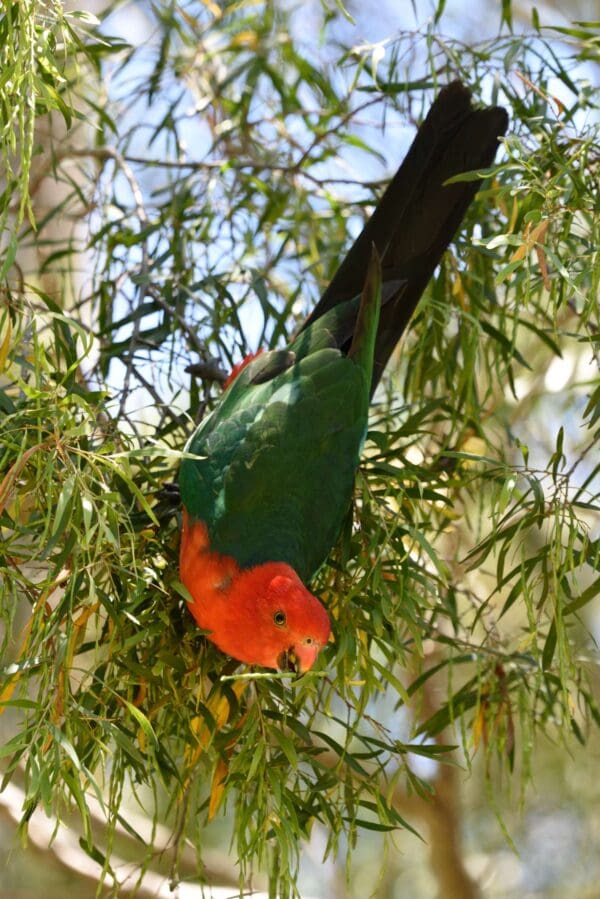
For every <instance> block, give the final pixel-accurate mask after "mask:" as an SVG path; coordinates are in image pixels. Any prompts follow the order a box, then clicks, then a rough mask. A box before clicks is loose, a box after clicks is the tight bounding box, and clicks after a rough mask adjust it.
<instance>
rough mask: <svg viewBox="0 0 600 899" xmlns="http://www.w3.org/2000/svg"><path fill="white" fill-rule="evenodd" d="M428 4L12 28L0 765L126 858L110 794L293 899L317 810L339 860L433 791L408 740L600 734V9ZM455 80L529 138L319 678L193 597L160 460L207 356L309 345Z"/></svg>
mask: <svg viewBox="0 0 600 899" xmlns="http://www.w3.org/2000/svg"><path fill="white" fill-rule="evenodd" d="M504 7H506V5H504ZM131 8H135V7H131ZM442 8H443V4H440V9H439V10H438V12H439V13H440V16H439V17H438V19H440V21H438V20H436V21H435V22H433V23H432V24H430V25H428V26H427V27H426V28H424V29H423V30H421V31H418V32H413V33H409V32H401V33H400V34H399V35H398V36H397V37H395V38H393V39H390V40H389V41H388V42H386V43H382V44H378V45H376V46H366V45H365V46H361V45H358V46H354V47H349V46H344V45H343V44H342V42H341V38H340V41H339V42H337V38H338V37H339V36H341V35H343V34H344V30H343V28H342V23H343V11H342V10H341V9H339V10H337V9H335V8H334V9H331V8H324V10H323V12H322V14H321V16H320V27H321V28H322V34H323V38H322V43H321V44H320V45H317V44H316V42H315V43H311V42H309V41H308V40H306V38H305V37H304V36H303V31H302V29H301V27H300V23H299V21H298V15H299V14H298V13H297V12H296V13H292V12H289V11H287V10H286V7H285V6H284V5H281V4H277V3H274V2H266V3H262V4H258V5H257V4H254V3H246V2H241V3H240V2H235V3H230V2H226V3H222V4H216V3H212V2H203V3H187V4H182V5H176V4H172V3H168V2H163V3H156V4H154V5H152V6H145V5H144V6H140V7H138V8H137V15H139V16H140V19H141V21H142V23H143V27H142V29H141V30H142V32H144V34H143V39H140V41H139V43H130V44H126V43H125V42H124V41H123V40H122V39H121V38H115V37H111V36H110V27H111V25H110V19H108V20H107V21H106V22H105V23H98V24H97V25H96V24H94V23H93V22H92V20H91V18H90V17H84V18H81V17H79V19H77V18H74V17H73V15H71V16H67V15H66V14H65V13H64V11H63V9H62V8H61V6H60V4H58V3H54V4H49V5H47V6H45V7H44V10H43V12H40V8H39V4H35V3H20V4H13V5H12V6H7V7H5V9H4V12H3V14H2V17H1V19H0V29H1V30H2V34H4V35H5V37H6V38H7V40H4V41H3V42H2V45H3V47H4V49H3V51H2V52H3V54H4V60H3V73H4V74H3V80H4V92H3V109H4V115H3V123H2V124H3V128H2V147H3V154H4V161H5V171H6V175H5V189H4V193H3V195H2V198H1V201H2V209H1V210H0V215H1V216H2V218H1V219H0V221H1V222H2V226H3V228H4V229H5V233H6V234H7V239H6V240H5V242H4V250H3V259H2V263H3V272H4V276H5V283H4V287H3V294H4V295H3V297H2V301H1V305H0V371H1V375H0V379H1V380H0V428H1V450H0V526H1V527H2V547H1V554H0V583H1V594H2V615H3V621H4V636H3V642H2V660H3V661H2V668H1V670H0V675H1V676H2V685H1V687H0V702H1V704H2V709H3V710H4V711H5V712H7V713H9V714H10V716H11V725H10V726H11V737H10V739H9V740H8V741H7V742H6V743H5V745H4V746H3V747H2V748H1V755H2V756H3V758H4V760H5V765H4V771H5V781H6V780H7V779H10V778H12V777H18V778H21V780H22V782H23V784H24V787H25V791H26V804H25V807H24V809H23V820H22V827H23V830H24V831H25V830H26V828H27V821H28V818H29V817H30V815H31V813H32V812H33V810H34V808H36V807H37V806H39V805H43V807H44V808H45V809H46V810H47V811H48V813H56V814H58V815H59V816H60V815H61V814H62V813H63V811H64V810H65V809H66V808H70V807H72V806H74V807H76V809H77V810H78V813H79V816H80V828H81V835H82V845H83V846H84V848H85V849H86V851H87V852H88V853H89V854H90V856H91V857H92V858H94V859H95V860H96V861H98V862H99V863H100V865H101V866H102V871H103V875H104V876H105V877H107V878H108V879H109V880H110V879H111V878H112V879H114V880H115V881H116V880H117V879H118V876H117V874H116V873H115V872H114V871H113V869H112V867H111V841H112V837H111V834H112V833H113V831H114V828H115V827H116V826H117V825H118V824H121V825H124V826H126V827H128V828H129V830H130V831H132V828H131V826H130V825H129V824H128V823H127V815H126V814H125V813H124V812H123V808H122V799H123V796H124V793H126V794H127V795H129V794H130V793H131V794H133V796H134V797H135V798H136V800H137V801H138V802H139V804H140V806H141V807H142V808H143V809H144V811H145V812H147V813H148V814H149V815H150V816H153V817H154V818H155V819H156V820H157V821H158V820H166V821H168V822H170V823H171V825H172V826H173V833H174V834H175V837H174V843H175V848H174V852H173V858H174V863H173V864H174V867H173V877H174V879H177V857H178V851H179V847H180V846H181V845H183V842H184V841H185V840H186V839H189V840H191V841H192V842H193V844H194V845H195V846H197V847H198V849H199V850H200V849H201V847H202V845H203V842H204V841H205V839H206V837H205V831H206V830H207V828H210V827H215V826H219V825H218V822H219V820H220V819H221V818H222V817H225V819H226V820H227V821H228V822H229V823H228V826H229V827H230V829H231V834H232V838H233V842H234V846H235V855H236V857H237V858H238V860H239V864H240V868H239V872H240V882H241V883H246V882H248V880H249V877H250V875H251V873H252V872H253V871H254V870H260V871H263V872H267V875H268V877H269V882H270V889H271V893H272V895H276V893H277V891H278V890H279V892H280V893H281V895H287V894H290V893H294V890H295V872H296V869H297V864H298V853H299V849H300V846H301V842H302V839H303V838H305V837H308V836H309V834H310V832H311V828H312V827H313V825H314V823H315V822H321V823H322V824H323V825H324V826H325V828H326V832H327V835H328V842H327V852H328V853H334V854H335V853H337V852H338V849H339V848H340V846H348V847H350V848H351V847H352V846H353V845H354V843H355V841H356V840H357V839H358V836H359V834H360V833H361V830H362V829H370V830H375V831H381V832H387V831H394V830H396V829H398V828H403V827H407V826H409V825H408V823H407V822H406V821H405V820H404V818H403V816H402V814H401V812H400V811H399V807H398V804H397V803H396V802H395V799H394V797H395V792H396V791H397V790H399V789H401V790H403V791H406V790H408V791H415V792H416V793H417V794H420V795H425V796H426V795H429V793H430V785H429V783H428V781H427V779H424V778H422V777H419V776H418V775H417V773H416V772H415V768H414V766H413V765H412V764H411V762H410V759H411V757H413V756H414V755H415V754H417V755H420V756H425V757H427V758H429V759H431V760H435V761H438V760H443V759H445V758H446V757H449V758H450V750H451V749H452V747H451V746H450V745H447V744H448V743H452V744H454V743H455V742H458V743H460V744H462V757H463V759H466V760H470V759H471V758H472V756H473V754H474V753H475V752H476V751H477V750H478V749H479V751H480V752H485V753H486V756H487V758H488V765H487V771H488V776H489V777H490V778H494V776H495V773H494V772H495V768H496V767H497V766H499V767H500V768H503V767H507V768H509V769H510V770H512V769H513V766H514V765H515V763H516V764H517V767H518V769H519V770H520V771H521V772H523V774H524V776H525V777H526V776H527V772H528V770H529V765H530V756H531V752H532V747H534V746H535V745H536V742H537V741H538V740H539V739H540V736H541V735H542V734H547V735H550V736H551V737H552V738H553V739H556V738H557V737H558V736H560V737H562V738H564V739H566V740H569V739H571V736H572V735H573V734H574V735H575V737H576V738H577V739H578V740H580V741H584V740H585V739H586V734H587V732H588V730H589V728H591V727H595V726H596V725H598V724H599V723H600V715H599V712H598V709H597V706H596V701H595V699H594V695H596V696H597V692H598V691H597V677H598V675H597V656H596V654H595V648H594V644H593V641H592V638H591V637H590V635H589V633H588V632H587V630H586V626H585V613H586V609H587V607H588V606H589V605H590V604H591V603H592V602H593V601H595V600H596V599H597V596H598V593H599V592H600V579H599V578H598V569H599V568H600V564H599V562H600V543H599V541H598V532H597V524H598V510H599V493H598V490H599V486H598V485H599V481H598V470H599V465H598V459H597V453H596V447H597V441H598V426H599V416H600V387H599V386H598V380H597V369H598V327H599V325H598V303H597V297H598V286H599V285H598V281H599V266H598V257H597V247H598V244H599V241H598V237H599V235H598V218H597V208H598V184H597V180H595V178H594V174H593V173H594V169H595V166H597V161H598V160H597V146H598V136H597V133H596V132H595V131H594V126H593V124H591V123H592V122H593V119H592V114H593V110H594V105H593V104H594V95H593V92H592V89H591V86H590V84H589V82H588V81H586V74H585V73H586V69H585V66H586V61H588V60H590V59H591V58H592V57H593V54H594V53H595V52H596V51H597V44H596V43H595V40H594V36H593V32H592V30H591V29H590V28H588V27H587V26H586V25H585V24H582V23H580V24H578V25H576V26H573V28H571V29H563V30H562V32H561V33H560V34H557V32H558V31H559V30H558V29H554V31H551V30H549V29H544V28H542V27H541V26H540V25H539V22H537V21H534V23H533V25H534V27H533V28H532V29H531V31H528V32H526V33H524V34H522V35H515V34H513V33H511V31H509V30H508V29H507V25H510V21H509V19H510V16H508V18H507V9H506V8H504V13H503V15H504V28H503V30H502V31H501V33H500V35H499V36H498V35H497V36H495V37H494V38H493V40H489V41H482V42H480V43H478V44H469V45H465V44H461V43H460V42H459V41H457V40H456V39H448V38H446V37H445V36H444V34H443V32H442V30H441V28H442V25H443V17H441V12H442ZM508 9H510V4H509V5H508ZM117 11H118V6H117ZM315 15H316V13H315ZM440 17H441V18H440ZM8 38H10V40H8ZM384 51H385V52H384ZM455 77H460V78H461V79H463V80H464V81H465V82H466V83H468V84H469V85H470V86H471V87H472V89H473V91H474V93H475V95H476V96H477V97H478V98H481V99H483V100H485V101H487V102H489V101H492V102H494V103H501V104H504V105H506V106H507V107H508V108H509V110H510V115H511V132H510V135H509V137H508V138H507V140H506V141H505V143H504V149H503V152H502V154H501V157H500V158H499V162H498V164H497V166H496V167H495V168H494V170H493V171H490V172H489V173H488V177H487V180H486V182H485V185H484V187H483V188H482V190H481V191H480V192H479V194H478V196H477V199H476V202H475V203H474V204H473V206H472V208H471V209H470V211H469V213H468V217H467V221H466V223H465V225H464V227H463V228H462V230H461V232H460V234H459V236H458V237H457V240H456V242H455V245H454V247H453V249H452V251H450V252H448V253H447V254H446V256H445V258H444V260H443V263H442V265H441V266H440V268H439V271H438V272H437V274H436V276H435V278H434V280H433V282H432V283H431V285H430V286H429V289H428V291H427V294H426V296H425V298H424V299H423V301H422V303H421V305H420V307H419V310H418V312H417V315H416V316H415V319H414V321H413V325H412V327H411V329H410V333H409V334H408V335H407V337H406V339H405V340H404V341H403V344H402V348H401V353H400V354H399V355H398V358H397V360H396V361H395V364H394V365H393V366H391V367H390V370H389V373H388V377H387V380H386V382H385V384H384V385H383V387H382V389H380V391H379V392H378V394H377V396H376V401H375V403H374V406H373V413H372V420H371V429H370V432H369V439H368V442H367V447H366V450H365V456H364V462H363V465H362V467H361V470H360V472H359V475H358V478H357V486H356V496H355V502H354V506H353V512H352V515H351V516H349V517H348V520H347V524H346V526H345V529H344V533H343V535H342V538H341V539H340V541H339V545H338V546H337V547H336V548H335V550H334V551H333V553H332V556H331V558H330V560H329V562H328V564H327V565H326V566H325V567H324V568H323V569H322V571H321V572H320V574H319V575H318V578H317V582H316V584H315V585H314V589H315V592H316V593H317V594H318V595H320V596H322V597H323V598H324V601H325V602H326V604H327V605H328V607H329V609H330V610H331V614H332V617H333V620H334V631H335V643H334V644H332V645H331V646H329V647H328V648H327V650H326V651H325V652H324V653H323V658H322V663H321V665H320V666H319V669H318V670H317V671H314V672H311V673H309V674H307V675H305V676H304V677H303V678H302V679H300V680H291V679H290V678H289V676H287V675H284V674H275V673H266V672H255V671H247V670H245V669H244V667H243V666H240V665H238V664H236V663H235V662H232V661H231V660H229V659H227V658H225V657H223V656H222V655H221V654H220V653H219V652H218V651H217V650H216V649H215V648H214V647H213V646H212V645H211V644H210V643H207V642H206V641H205V639H204V638H203V637H202V636H201V635H200V634H199V633H198V631H197V629H196V628H195V626H194V624H193V622H192V619H191V618H190V616H189V613H188V612H187V610H186V608H185V602H184V600H183V595H182V591H181V588H180V585H179V584H178V582H177V548H178V514H177V509H176V507H175V506H174V504H173V502H172V501H171V500H170V498H169V491H168V488H167V489H165V485H168V483H169V482H170V481H172V480H174V479H175V477H176V471H177V465H178V461H179V459H180V454H181V450H182V447H183V446H184V443H185V440H186V438H187V437H188V436H189V434H190V433H191V430H192V428H193V427H194V422H196V421H198V420H199V418H200V417H201V416H202V415H203V414H205V412H206V411H207V410H208V409H210V408H211V406H212V404H213V403H214V402H215V400H216V399H217V398H218V396H219V392H220V385H219V379H220V377H221V372H222V371H226V370H228V369H229V368H230V367H231V365H232V364H233V363H235V362H236V361H239V358H240V357H241V356H242V355H243V354H244V353H245V352H246V351H248V350H253V349H256V348H257V347H259V346H267V345H269V346H272V345H276V344H281V343H282V342H283V341H284V340H285V338H286V337H287V336H289V335H290V334H291V333H293V331H294V329H295V327H297V325H298V323H299V322H300V321H301V320H302V317H303V316H304V315H305V314H306V313H307V312H308V311H309V309H310V308H311V306H312V305H313V304H314V301H315V300H316V298H317V297H318V295H319V291H320V290H321V289H322V288H323V287H324V285H326V283H327V281H328V279H329V278H330V277H331V275H332V274H333V272H334V271H335V268H336V265H337V263H338V262H339V260H340V258H341V256H342V254H343V252H344V249H345V248H346V247H347V246H348V243H349V238H348V235H349V232H353V233H354V232H356V229H357V227H358V225H359V224H360V222H361V221H362V220H363V219H364V218H365V216H366V215H368V212H369V209H370V208H371V207H372V203H373V199H374V197H375V196H376V195H377V193H378V192H379V191H380V189H381V187H382V185H383V184H384V182H385V178H386V176H387V174H389V170H390V167H392V168H393V167H394V166H396V165H397V164H398V163H399V161H400V158H401V155H402V151H401V149H400V148H399V144H400V140H399V138H398V135H399V134H401V131H400V128H401V127H402V126H403V125H404V124H405V123H406V122H408V123H410V124H413V123H415V122H418V120H419V119H420V118H421V117H422V115H423V114H424V112H425V111H426V110H427V107H428V105H429V103H430V101H431V98H432V96H433V92H434V91H435V90H436V89H437V88H438V87H439V86H440V85H443V84H444V83H447V82H448V81H450V80H451V79H452V78H455ZM9 84H10V85H12V87H9ZM13 88H14V90H13ZM11 90H12V91H13V92H11ZM57 113H58V114H59V115H60V116H61V117H62V119H63V121H64V126H63V125H60V127H59V128H58V129H57V126H56V119H54V124H53V123H52V116H54V117H55V116H56V114H57ZM49 116H50V117H51V118H50V125H48V117H49ZM65 127H66V130H65ZM36 129H37V130H36ZM382 145H384V147H385V153H384V152H382ZM17 159H18V163H17V161H16V160H17ZM386 166H387V168H386ZM365 172H368V173H369V177H368V178H365ZM467 177H468V176H467ZM49 181H53V182H54V183H55V184H58V185H60V189H61V191H62V193H61V200H60V202H58V203H57V204H56V205H55V206H54V207H53V208H50V209H49V210H44V211H42V209H43V207H42V208H41V209H40V211H38V210H37V199H38V191H39V190H40V189H41V186H42V185H43V184H47V183H48V182H49ZM17 248H18V249H17ZM40 248H43V250H44V252H43V258H42V257H40V256H39V255H37V256H36V255H35V252H38V254H39V251H40ZM32 253H33V254H34V255H33V256H32ZM561 361H562V365H563V366H567V370H568V375H569V381H568V387H567V388H566V389H565V390H564V392H563V394H560V393H557V394H554V398H553V399H552V401H551V402H548V400H547V398H546V397H545V394H544V379H545V378H546V381H547V379H548V377H549V373H551V372H552V371H553V370H555V371H556V370H557V369H556V366H557V365H558V363H559V362H561ZM190 364H193V365H194V367H195V369H194V371H195V373H192V374H188V373H186V371H185V369H186V367H187V366H188V365H190ZM198 373H200V375H201V376H200V377H199V376H198ZM563 398H564V403H562V405H561V400H562V399H563ZM594 528H596V530H594ZM452 757H454V756H452ZM90 795H92V796H94V797H95V798H96V799H97V800H98V801H99V802H100V803H101V805H102V808H103V809H104V814H105V816H106V821H107V829H106V834H105V837H104V842H103V844H102V845H99V844H98V841H97V839H96V837H95V836H94V834H93V832H92V827H91V820H90V813H89V807H88V796H90ZM133 835H134V837H135V833H134V834H133ZM140 844H143V840H142V839H141V837H140ZM151 854H152V849H151V847H150V848H149V849H147V850H146V849H145V848H144V846H143V845H142V846H141V855H142V857H143V858H144V859H145V862H144V863H145V864H149V863H150V860H151Z"/></svg>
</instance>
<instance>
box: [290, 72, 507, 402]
mask: <svg viewBox="0 0 600 899" xmlns="http://www.w3.org/2000/svg"><path fill="white" fill-rule="evenodd" d="M507 128H508V116H507V114H506V110H504V109H502V108H501V107H499V106H495V107H488V108H486V109H473V107H472V106H471V94H470V92H469V90H467V88H466V87H465V86H464V85H463V84H461V82H460V81H454V82H452V84H449V85H448V86H447V87H445V88H444V89H443V90H442V91H440V94H439V96H438V98H437V99H436V101H435V102H434V104H433V106H432V107H431V109H430V111H429V114H428V115H427V118H426V119H425V121H424V122H423V124H422V125H421V127H420V128H419V130H418V132H417V135H416V137H415V139H414V141H413V143H412V145H411V147H410V149H409V151H408V153H407V155H406V158H405V159H404V161H403V163H402V165H401V166H400V168H399V169H398V171H397V172H396V174H395V176H394V178H393V179H392V181H391V182H390V184H389V185H388V187H387V190H386V191H385V193H384V195H383V196H382V198H381V200H380V201H379V203H378V204H377V208H376V209H375V212H374V213H373V215H372V216H371V218H370V220H369V221H368V222H367V224H366V226H365V228H364V229H363V231H362V233H361V234H360V235H359V237H358V238H357V239H356V241H355V242H354V244H353V246H352V248H351V249H350V251H349V253H348V255H347V256H346V258H345V259H344V261H343V262H342V264H341V265H340V267H339V269H338V270H337V272H336V274H335V276H334V278H333V280H332V281H331V283H330V285H329V287H328V288H327V290H326V291H325V293H324V294H323V296H322V297H321V299H320V300H319V302H318V303H317V305H316V306H315V308H314V309H313V311H312V313H311V315H310V316H309V317H308V319H307V320H306V322H305V323H304V325H303V328H305V327H306V326H307V325H308V324H310V323H311V322H313V321H315V320H316V319H317V318H320V316H321V315H323V313H324V312H327V310H328V309H331V308H332V307H334V306H337V305H338V304H339V303H343V302H345V301H346V300H349V299H351V298H352V297H354V296H356V295H357V294H358V293H360V291H361V290H362V288H363V286H364V283H365V280H366V277H367V270H368V266H369V260H370V258H371V249H372V247H373V246H375V248H376V249H377V252H378V254H379V256H380V258H381V270H382V280H383V284H384V286H385V284H386V283H387V282H390V281H397V282H400V283H401V287H400V288H399V290H398V294H397V296H395V297H394V298H392V299H391V300H390V301H388V302H386V303H385V304H384V306H383V307H382V309H381V315H380V320H379V330H378V333H377V344H376V347H375V361H374V370H373V390H374V389H375V387H376V385H377V383H378V381H379V379H380V377H381V375H382V373H383V369H384V368H385V365H386V363H387V361H388V359H389V357H390V355H391V353H392V351H393V349H394V347H395V346H396V344H397V343H398V340H399V339H400V337H401V336H402V334H403V332H404V330H405V328H406V326H407V324H408V322H409V320H410V318H411V316H412V314H413V312H414V310H415V307H416V305H417V303H418V302H419V299H420V298H421V295H422V293H423V291H424V290H425V287H426V286H427V283H428V281H429V279H430V278H431V276H432V275H433V272H434V269H435V267H436V265H437V264H438V262H439V261H440V259H441V257H442V255H443V253H444V251H445V250H446V248H447V246H448V244H449V243H450V241H451V240H452V238H453V237H454V235H455V233H456V232H457V230H458V228H459V227H460V224H461V222H462V220H463V217H464V215H465V212H466V211H467V208H468V206H469V204H470V203H471V200H472V199H473V197H474V195H475V193H476V191H477V190H478V188H479V185H480V182H479V181H469V182H461V183H457V184H450V185H447V186H444V182H445V181H446V180H447V179H448V178H451V177H453V176H454V175H458V174H460V173H462V172H467V171H472V170H477V169H482V168H486V167H488V166H489V165H491V164H492V162H493V160H494V156H495V154H496V150H497V147H498V140H499V138H500V137H501V136H502V135H503V134H504V133H505V132H506V129H507Z"/></svg>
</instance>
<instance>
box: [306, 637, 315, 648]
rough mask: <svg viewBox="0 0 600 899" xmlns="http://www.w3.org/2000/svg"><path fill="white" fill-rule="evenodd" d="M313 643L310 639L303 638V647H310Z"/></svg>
mask: <svg viewBox="0 0 600 899" xmlns="http://www.w3.org/2000/svg"><path fill="white" fill-rule="evenodd" d="M314 642H315V641H314V640H313V638H312V637H305V638H304V645H305V646H312V645H313V643H314Z"/></svg>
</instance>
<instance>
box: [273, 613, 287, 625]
mask: <svg viewBox="0 0 600 899" xmlns="http://www.w3.org/2000/svg"><path fill="white" fill-rule="evenodd" d="M273 621H274V622H275V624H276V625H277V627H283V626H284V624H285V622H286V617H285V612H282V611H281V609H279V610H278V611H277V612H275V614H274V615H273Z"/></svg>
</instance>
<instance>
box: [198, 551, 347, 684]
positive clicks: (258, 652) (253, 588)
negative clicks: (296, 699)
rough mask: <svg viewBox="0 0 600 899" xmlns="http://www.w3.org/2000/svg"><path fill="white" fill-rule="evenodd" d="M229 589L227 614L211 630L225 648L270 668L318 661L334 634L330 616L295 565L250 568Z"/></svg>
mask: <svg viewBox="0 0 600 899" xmlns="http://www.w3.org/2000/svg"><path fill="white" fill-rule="evenodd" d="M228 594H229V595H228V597H227V600H226V601H225V603H224V608H223V612H224V613H225V616H224V618H225V620H221V622H220V623H217V622H215V627H214V630H213V633H212V634H211V635H210V639H212V640H213V642H214V643H216V644H217V646H218V647H219V648H220V649H221V650H223V652H226V653H227V654H228V655H231V656H233V657H234V658H236V659H240V661H242V662H248V663H249V664H251V665H262V666H264V667H265V668H284V669H291V670H295V671H298V672H303V671H308V669H309V668H311V667H312V666H313V665H314V663H315V661H316V658H317V656H318V654H319V651H320V650H321V649H322V647H323V646H324V644H325V643H327V641H328V639H329V634H330V632H331V628H330V625H329V618H328V617H327V612H326V611H325V609H324V608H323V606H322V605H321V603H320V602H319V601H318V599H316V597H314V596H313V595H312V593H310V592H309V591H308V590H307V589H306V587H305V586H304V584H303V583H302V581H301V580H300V578H299V577H298V575H297V574H296V572H295V571H294V570H293V569H292V568H290V566H289V565H285V564H283V563H281V562H268V563H266V564H264V565H257V566H256V568H249V569H246V570H245V571H242V572H240V574H239V575H238V577H237V578H235V580H234V582H233V583H232V585H231V587H230V589H229V591H228Z"/></svg>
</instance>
